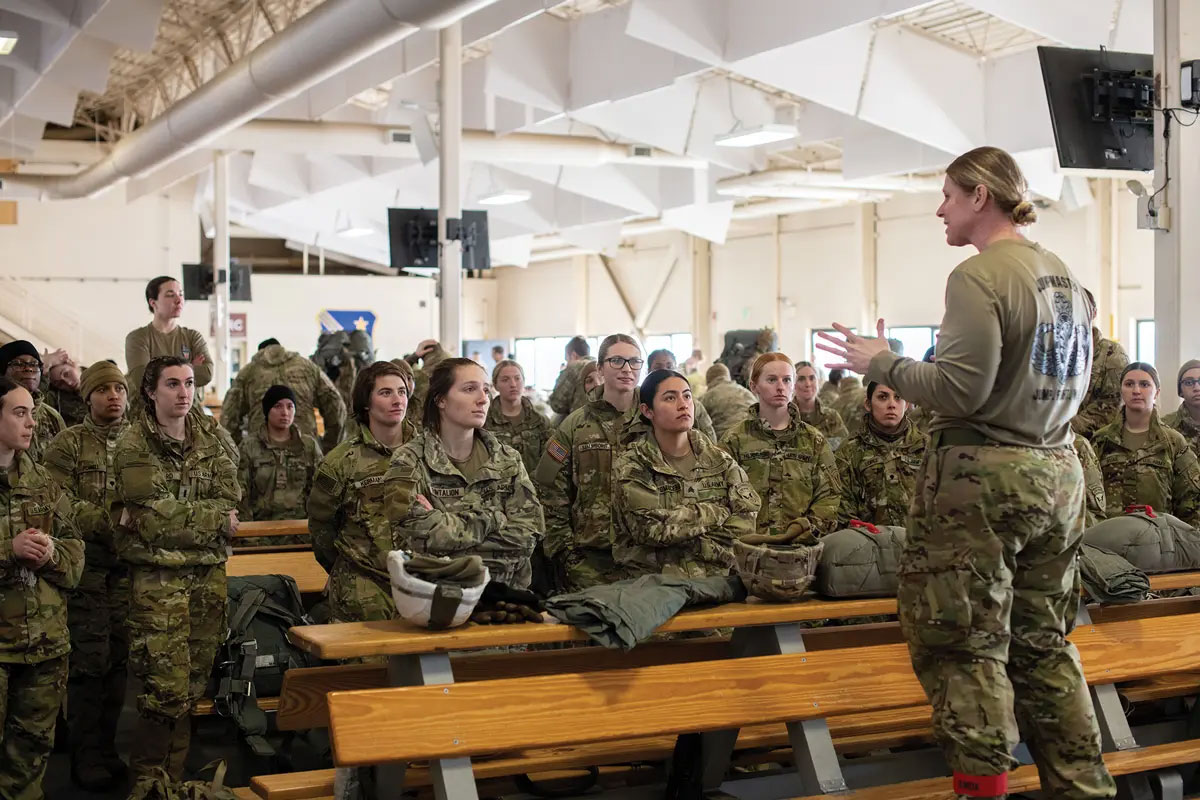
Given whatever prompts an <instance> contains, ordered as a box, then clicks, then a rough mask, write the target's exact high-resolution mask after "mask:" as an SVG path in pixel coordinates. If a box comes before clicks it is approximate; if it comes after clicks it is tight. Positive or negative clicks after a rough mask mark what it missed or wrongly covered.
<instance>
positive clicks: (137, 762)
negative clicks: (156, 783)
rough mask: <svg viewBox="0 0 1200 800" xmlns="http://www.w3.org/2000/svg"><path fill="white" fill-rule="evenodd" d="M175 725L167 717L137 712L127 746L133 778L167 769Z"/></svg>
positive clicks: (152, 774)
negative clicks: (129, 743)
mask: <svg viewBox="0 0 1200 800" xmlns="http://www.w3.org/2000/svg"><path fill="white" fill-rule="evenodd" d="M185 721H186V720H185ZM176 726H177V722H176V721H175V720H173V719H170V718H169V717H163V716H158V715H149V714H138V718H137V723H136V724H135V725H134V728H133V742H132V746H131V747H130V748H129V750H130V753H129V769H130V771H131V772H132V773H133V777H134V778H135V779H141V778H150V777H153V776H154V775H155V774H156V771H157V770H159V769H167V765H168V762H169V760H170V756H171V742H172V739H173V738H174V736H175V728H176Z"/></svg>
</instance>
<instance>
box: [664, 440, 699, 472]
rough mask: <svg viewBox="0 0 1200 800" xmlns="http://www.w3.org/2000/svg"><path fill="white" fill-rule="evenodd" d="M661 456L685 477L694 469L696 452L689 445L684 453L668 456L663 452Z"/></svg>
mask: <svg viewBox="0 0 1200 800" xmlns="http://www.w3.org/2000/svg"><path fill="white" fill-rule="evenodd" d="M663 457H664V458H665V459H666V460H667V463H668V464H670V465H671V466H672V467H674V468H675V469H676V470H677V471H678V472H679V474H680V475H682V476H683V477H685V478H689V477H691V475H692V472H694V471H695V469H696V454H695V452H693V451H692V449H691V448H690V447H689V448H688V451H687V453H686V454H685V455H682V456H669V455H667V454H666V453H663Z"/></svg>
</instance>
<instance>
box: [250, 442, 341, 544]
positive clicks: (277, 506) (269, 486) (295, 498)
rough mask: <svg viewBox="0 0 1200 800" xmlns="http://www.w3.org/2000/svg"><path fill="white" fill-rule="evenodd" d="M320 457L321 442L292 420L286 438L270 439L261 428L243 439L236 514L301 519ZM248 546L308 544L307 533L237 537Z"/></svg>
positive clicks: (251, 516)
mask: <svg viewBox="0 0 1200 800" xmlns="http://www.w3.org/2000/svg"><path fill="white" fill-rule="evenodd" d="M320 461H321V445H320V444H319V443H318V442H317V440H316V439H314V438H313V437H312V436H309V435H307V434H304V433H301V432H300V428H299V427H298V426H296V425H295V424H293V425H292V428H291V438H289V439H288V440H287V441H286V442H283V443H276V442H272V441H270V437H269V436H268V435H267V429H266V428H262V429H260V430H258V431H256V432H255V433H252V434H250V435H249V436H247V437H246V438H245V439H243V440H242V447H241V454H240V457H239V458H238V484H239V485H240V486H241V487H242V502H241V503H240V504H239V505H238V517H239V519H241V520H242V521H246V520H269V519H304V518H305V517H307V516H308V510H307V509H306V507H305V503H306V502H307V500H308V495H309V492H310V491H311V490H312V485H313V473H314V472H316V471H317V464H319V463H320ZM238 543H239V544H244V545H246V546H248V547H253V546H256V545H276V544H308V543H309V538H308V537H307V536H252V537H250V538H248V539H240V540H239V541H238Z"/></svg>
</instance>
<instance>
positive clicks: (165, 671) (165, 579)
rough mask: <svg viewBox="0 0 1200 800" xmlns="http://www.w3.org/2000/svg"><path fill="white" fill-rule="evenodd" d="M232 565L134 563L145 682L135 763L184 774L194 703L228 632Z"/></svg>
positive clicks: (133, 595) (140, 770)
mask: <svg viewBox="0 0 1200 800" xmlns="http://www.w3.org/2000/svg"><path fill="white" fill-rule="evenodd" d="M225 604H226V585H225V565H224V564H215V565H211V566H202V567H155V566H142V565H134V566H133V568H132V573H131V578H130V599H129V638H130V651H129V663H130V666H131V667H132V669H133V673H134V674H135V675H136V676H137V677H138V679H139V680H140V681H141V683H142V686H141V689H140V693H139V694H138V698H137V708H138V717H139V720H138V727H137V729H136V731H135V733H134V738H133V742H132V745H131V748H130V750H131V753H130V766H131V767H132V769H133V772H134V775H135V777H142V776H144V775H147V774H149V773H150V771H151V770H153V769H154V768H155V767H162V768H164V769H166V770H167V772H168V773H169V774H170V775H171V777H172V778H175V779H179V778H181V777H182V775H183V765H184V761H185V760H186V758H187V751H188V746H189V744H190V738H191V719H190V718H189V716H188V714H189V712H190V711H191V708H192V704H193V703H195V701H197V700H199V699H200V698H201V697H203V696H204V690H205V688H206V687H207V684H208V679H209V675H210V674H211V673H212V667H213V660H214V658H215V657H216V654H217V647H218V646H219V645H220V643H221V640H222V639H223V638H224V636H225V614H226V610H225Z"/></svg>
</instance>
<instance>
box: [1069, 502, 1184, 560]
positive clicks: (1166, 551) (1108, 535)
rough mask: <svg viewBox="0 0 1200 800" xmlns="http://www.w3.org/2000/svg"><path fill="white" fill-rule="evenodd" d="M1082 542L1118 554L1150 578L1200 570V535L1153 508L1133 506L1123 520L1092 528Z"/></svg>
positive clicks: (1117, 518) (1119, 519) (1107, 522)
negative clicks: (1159, 574)
mask: <svg viewBox="0 0 1200 800" xmlns="http://www.w3.org/2000/svg"><path fill="white" fill-rule="evenodd" d="M1083 541H1084V543H1085V544H1090V545H1091V546H1092V547H1099V548H1101V549H1104V550H1108V551H1109V552H1112V553H1116V554H1117V555H1119V556H1121V558H1123V559H1125V560H1126V561H1128V562H1129V563H1130V564H1133V565H1134V566H1135V567H1137V568H1138V569H1140V570H1141V571H1142V572H1145V573H1146V574H1148V575H1154V574H1156V573H1160V572H1182V571H1184V570H1193V569H1200V531H1197V530H1196V529H1195V528H1193V527H1192V526H1191V525H1188V524H1187V523H1186V522H1184V521H1183V520H1181V519H1179V518H1178V517H1173V516H1171V515H1170V514H1160V513H1159V512H1157V511H1155V510H1154V509H1153V508H1151V507H1150V506H1130V507H1129V508H1127V509H1125V514H1124V516H1120V517H1112V518H1111V519H1106V520H1104V521H1103V522H1099V523H1097V524H1095V525H1093V526H1092V527H1090V528H1088V529H1087V530H1086V531H1085V532H1084V534H1083Z"/></svg>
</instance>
